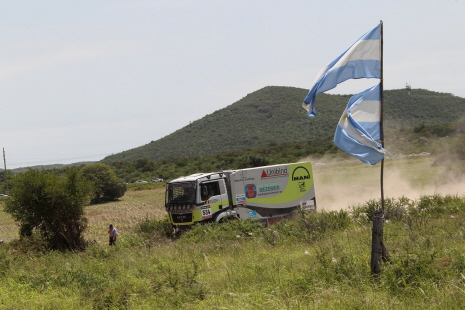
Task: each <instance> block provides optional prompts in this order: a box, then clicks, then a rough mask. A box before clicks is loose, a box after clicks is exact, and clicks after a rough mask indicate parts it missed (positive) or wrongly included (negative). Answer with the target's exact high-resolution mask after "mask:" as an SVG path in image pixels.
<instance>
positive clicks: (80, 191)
mask: <svg viewBox="0 0 465 310" xmlns="http://www.w3.org/2000/svg"><path fill="white" fill-rule="evenodd" d="M13 184H14V187H13V189H12V191H11V196H12V197H11V199H9V200H7V202H6V205H5V209H4V210H5V212H7V213H9V214H11V215H12V217H13V218H14V219H15V220H16V221H17V222H18V223H19V225H20V231H19V234H20V236H21V238H23V237H27V236H31V235H32V234H33V232H34V231H36V232H37V233H39V234H40V235H41V237H42V238H43V240H44V241H45V243H46V244H47V245H48V246H49V247H50V248H52V249H58V250H64V249H72V250H75V249H78V250H79V249H83V248H84V247H85V243H84V238H83V232H84V229H85V228H86V223H87V220H86V218H84V204H85V203H86V202H87V201H88V199H89V198H88V192H89V183H88V182H87V181H86V180H85V179H84V178H82V177H81V176H80V175H79V172H78V169H77V168H70V169H67V170H66V173H65V174H64V175H62V176H59V175H58V174H57V173H56V172H51V171H47V170H37V169H30V170H28V171H26V172H24V173H21V174H18V175H17V176H16V177H15V178H14V179H13Z"/></svg>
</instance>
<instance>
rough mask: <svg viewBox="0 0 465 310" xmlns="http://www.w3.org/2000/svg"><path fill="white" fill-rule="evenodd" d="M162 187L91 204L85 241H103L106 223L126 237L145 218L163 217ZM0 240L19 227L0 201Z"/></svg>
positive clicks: (15, 233)
mask: <svg viewBox="0 0 465 310" xmlns="http://www.w3.org/2000/svg"><path fill="white" fill-rule="evenodd" d="M164 191H165V188H164V187H161V188H155V189H150V190H138V191H128V192H126V195H125V196H124V197H122V198H121V199H120V200H119V201H115V202H109V203H103V204H97V205H90V206H87V207H86V208H85V216H86V217H87V219H88V228H87V230H86V233H85V238H86V239H87V240H90V241H96V242H106V241H107V237H108V234H107V229H108V224H110V223H112V224H114V225H115V227H116V228H117V229H118V231H119V233H120V234H121V235H124V234H129V233H131V232H132V231H133V229H134V227H135V226H136V224H137V223H138V222H139V221H140V220H141V219H144V218H146V217H149V218H162V217H163V216H165V215H166V211H165V208H164V197H165V192H164ZM0 210H1V212H0V239H3V240H4V241H5V242H8V241H11V240H13V239H16V238H18V237H19V236H18V226H17V225H16V224H15V222H14V221H13V219H12V218H11V216H10V215H9V214H6V213H5V212H3V204H2V202H1V201H0Z"/></svg>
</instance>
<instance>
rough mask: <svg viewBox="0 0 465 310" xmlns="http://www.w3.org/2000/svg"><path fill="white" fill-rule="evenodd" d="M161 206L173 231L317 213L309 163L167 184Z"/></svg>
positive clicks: (188, 178) (195, 176)
mask: <svg viewBox="0 0 465 310" xmlns="http://www.w3.org/2000/svg"><path fill="white" fill-rule="evenodd" d="M165 208H166V211H167V212H168V215H169V219H170V222H171V224H172V225H173V227H174V228H175V229H181V230H183V229H186V228H188V227H189V226H190V225H193V224H198V223H206V222H213V221H216V222H221V221H223V220H225V219H231V218H233V219H257V220H259V221H260V222H262V223H264V224H266V225H267V224H272V223H274V222H277V221H280V220H282V219H284V218H287V217H290V216H291V215H292V214H293V213H294V212H296V211H297V210H307V211H315V210H316V200H315V187H314V179H313V173H312V165H311V164H310V163H309V162H301V163H292V164H282V165H273V166H265V167H254V168H247V169H239V170H226V171H220V172H211V173H196V174H192V175H189V176H183V177H179V178H177V179H174V180H172V181H169V182H168V183H167V184H166V194H165Z"/></svg>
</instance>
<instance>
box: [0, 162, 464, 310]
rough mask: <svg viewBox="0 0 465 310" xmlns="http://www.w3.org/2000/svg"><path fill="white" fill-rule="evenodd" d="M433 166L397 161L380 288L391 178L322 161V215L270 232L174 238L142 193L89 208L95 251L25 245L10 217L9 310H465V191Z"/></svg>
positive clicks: (388, 171)
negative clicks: (381, 229) (110, 232)
mask: <svg viewBox="0 0 465 310" xmlns="http://www.w3.org/2000/svg"><path fill="white" fill-rule="evenodd" d="M434 161H435V159H434V158H433V157H431V156H430V155H428V154H422V155H419V154H417V155H412V156H405V157H399V158H397V159H395V160H392V159H391V160H386V164H385V196H386V223H385V243H386V246H387V248H388V250H389V253H390V257H391V261H390V262H387V263H385V264H384V265H383V272H382V273H381V275H380V276H379V277H377V278H374V277H373V276H372V275H371V273H370V267H369V264H370V250H371V228H372V226H371V222H370V219H371V215H372V213H373V210H374V209H376V208H378V207H379V200H378V199H379V165H378V166H374V167H371V166H368V165H364V164H359V163H358V162H356V161H354V160H333V161H330V160H328V159H325V158H318V159H315V160H313V159H312V162H313V164H314V175H315V182H316V194H317V204H318V206H319V208H320V211H319V212H317V213H312V214H300V215H298V216H296V217H295V218H294V219H292V220H290V221H286V222H282V223H279V224H276V225H272V226H270V227H266V228H264V227H262V226H259V225H258V224H257V223H255V222H249V221H233V222H229V223H225V224H222V225H205V226H198V227H195V228H194V229H193V230H191V231H189V232H187V233H185V234H184V235H182V236H181V237H180V238H179V239H172V238H171V236H170V230H169V226H168V225H167V222H166V220H165V211H164V208H163V199H164V193H163V190H164V188H163V187H162V186H158V187H154V188H149V187H148V186H147V187H145V189H141V190H137V187H133V188H132V189H131V190H129V191H127V192H126V194H125V195H124V196H123V197H121V198H120V199H119V201H116V202H108V203H102V204H94V205H90V206H87V207H86V208H85V213H86V217H87V218H88V228H87V230H86V232H85V237H86V240H87V241H88V246H87V247H86V249H85V251H82V252H72V251H67V252H59V251H45V250H44V249H43V248H42V247H41V245H40V243H39V242H38V241H37V240H29V241H23V242H18V241H17V240H14V239H16V238H17V227H16V226H15V224H14V223H13V221H12V219H11V217H10V216H9V215H7V214H5V213H4V212H0V234H1V236H0V238H2V239H4V240H5V241H6V242H4V243H2V244H0V278H1V281H0V308H1V309H70V308H73V309H419V308H422V309H461V308H462V305H463V303H464V302H465V254H464V248H465V247H464V243H465V235H464V233H465V231H464V225H463V221H464V219H465V200H464V197H463V192H462V191H461V188H464V187H463V184H462V183H461V179H460V176H459V175H457V174H451V172H450V170H449V169H446V168H445V167H444V166H440V165H435V164H434ZM140 188H144V187H143V186H142V187H140ZM1 199H2V200H0V201H1V202H4V201H5V199H6V198H1ZM110 222H111V223H113V224H114V225H115V226H116V227H117V228H118V230H119V232H120V238H119V240H118V244H117V246H115V247H109V246H108V245H107V225H108V224H109V223H110Z"/></svg>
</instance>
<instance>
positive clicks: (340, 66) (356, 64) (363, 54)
mask: <svg viewBox="0 0 465 310" xmlns="http://www.w3.org/2000/svg"><path fill="white" fill-rule="evenodd" d="M381 25H382V24H379V25H378V26H376V27H375V28H374V29H372V30H371V31H369V32H367V33H365V34H364V35H363V36H362V37H361V38H360V39H358V40H357V41H356V42H355V43H354V44H353V45H352V46H351V47H350V48H348V49H347V50H346V51H345V52H344V53H342V54H341V55H340V56H339V57H337V58H336V59H335V60H333V61H332V62H331V63H329V64H328V65H327V66H326V67H324V68H323V69H322V70H321V71H320V73H319V74H318V76H317V77H316V79H315V82H314V85H313V87H312V88H311V89H310V91H309V93H308V95H307V97H305V100H304V103H303V104H302V106H303V108H304V109H305V110H307V115H308V116H315V115H316V111H315V98H316V95H318V94H320V93H323V92H325V91H328V90H330V89H333V88H334V87H336V86H337V84H339V83H342V82H344V81H346V80H348V79H361V78H380V72H381V70H380V68H381Z"/></svg>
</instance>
